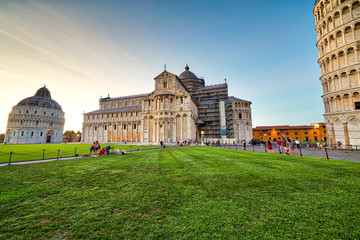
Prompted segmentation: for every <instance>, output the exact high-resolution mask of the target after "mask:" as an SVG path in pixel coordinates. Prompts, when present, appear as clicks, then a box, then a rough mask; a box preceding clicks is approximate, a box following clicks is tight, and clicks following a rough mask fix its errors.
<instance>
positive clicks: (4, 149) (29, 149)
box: [0, 143, 160, 163]
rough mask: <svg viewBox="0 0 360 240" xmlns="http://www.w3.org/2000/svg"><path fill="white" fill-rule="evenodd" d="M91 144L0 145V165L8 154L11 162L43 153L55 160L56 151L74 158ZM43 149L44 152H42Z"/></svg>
mask: <svg viewBox="0 0 360 240" xmlns="http://www.w3.org/2000/svg"><path fill="white" fill-rule="evenodd" d="M110 145H111V146H112V147H116V146H118V147H119V149H120V151H121V149H126V150H127V151H129V150H130V146H131V150H132V151H136V150H138V149H139V150H144V149H153V148H160V146H146V145H144V146H143V145H131V144H128V145H119V144H114V143H110ZM106 146H107V144H106V143H103V144H101V147H106ZM90 147H91V144H86V143H85V144H84V143H78V144H73V143H72V144H63V143H62V144H14V145H12V144H8V145H4V144H0V163H2V162H8V161H9V157H10V152H13V153H12V156H11V161H12V162H16V161H25V160H34V159H42V158H43V152H44V158H45V159H47V158H56V157H57V154H58V150H60V153H61V154H62V155H61V157H68V156H74V155H75V151H76V154H79V155H84V153H87V154H88V153H89V151H90ZM43 149H45V151H43Z"/></svg>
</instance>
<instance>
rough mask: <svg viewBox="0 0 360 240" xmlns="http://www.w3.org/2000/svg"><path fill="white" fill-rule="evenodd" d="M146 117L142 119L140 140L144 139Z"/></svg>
mask: <svg viewBox="0 0 360 240" xmlns="http://www.w3.org/2000/svg"><path fill="white" fill-rule="evenodd" d="M144 128H145V126H144V119H141V132H140V142H143V141H144Z"/></svg>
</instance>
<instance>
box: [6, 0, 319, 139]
mask: <svg viewBox="0 0 360 240" xmlns="http://www.w3.org/2000/svg"><path fill="white" fill-rule="evenodd" d="M313 4H314V1H313V0H306V1H285V0H274V1H265V0H264V1H242V0H238V1H149V0H148V1H90V0H86V1H76V0H74V1H16V0H15V1H7V0H0V46H1V48H0V62H1V64H0V81H1V86H2V90H3V91H2V94H1V101H0V102H1V103H0V132H5V128H6V121H7V115H8V113H9V111H10V110H11V108H12V106H14V105H16V104H17V103H18V102H19V101H20V100H21V99H23V98H25V97H29V96H31V95H34V94H35V92H36V90H37V89H38V88H40V87H42V86H43V85H44V84H46V85H47V87H48V88H49V90H50V91H51V94H52V97H53V99H55V100H56V101H57V102H59V103H60V105H61V106H62V108H63V110H64V111H65V115H66V124H65V130H67V129H73V130H80V129H81V123H82V113H83V111H85V112H88V111H92V110H96V109H97V108H98V100H99V97H100V96H106V95H107V94H110V96H111V97H118V96H124V95H131V94H138V93H149V92H151V91H153V89H154V81H153V78H154V77H155V76H157V75H158V74H159V73H160V72H161V71H162V70H163V65H164V64H166V65H167V70H168V71H169V72H172V73H175V74H177V75H179V74H180V73H181V72H182V71H183V70H184V67H185V64H186V63H188V64H189V66H190V70H191V71H192V72H194V73H195V74H196V75H198V76H203V77H204V78H205V81H206V84H208V85H210V84H217V83H222V82H224V79H225V78H226V79H227V82H228V84H229V95H234V96H236V97H238V98H242V99H246V100H249V101H251V102H252V103H253V104H252V117H253V126H254V127H255V126H262V125H282V124H289V125H304V124H310V123H313V122H322V121H323V117H322V114H323V111H324V110H323V103H322V99H321V95H322V89H321V84H320V80H319V76H320V70H319V66H318V64H317V59H318V51H317V48H316V45H315V44H316V34H315V31H314V26H315V22H314V17H313V15H312V8H313Z"/></svg>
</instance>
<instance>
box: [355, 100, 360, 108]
mask: <svg viewBox="0 0 360 240" xmlns="http://www.w3.org/2000/svg"><path fill="white" fill-rule="evenodd" d="M354 106H355V110H359V109H360V102H354Z"/></svg>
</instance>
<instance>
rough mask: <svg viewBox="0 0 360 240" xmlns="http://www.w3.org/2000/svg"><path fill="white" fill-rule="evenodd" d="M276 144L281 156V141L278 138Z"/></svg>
mask: <svg viewBox="0 0 360 240" xmlns="http://www.w3.org/2000/svg"><path fill="white" fill-rule="evenodd" d="M276 144H277V147H278V149H279V153H280V154H281V153H282V151H281V140H280V138H278V140H277V142H276Z"/></svg>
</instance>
